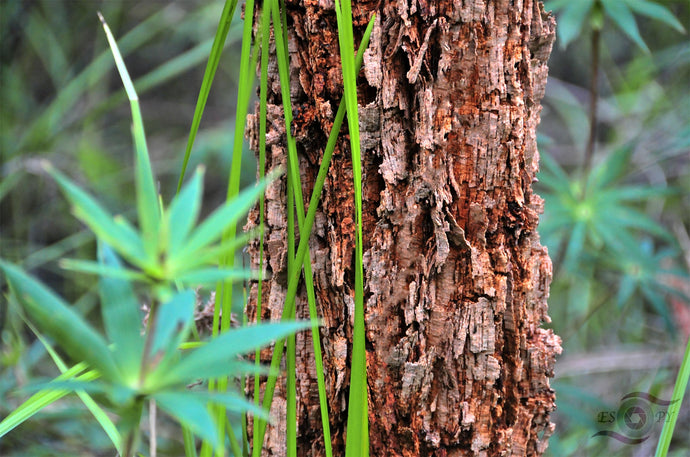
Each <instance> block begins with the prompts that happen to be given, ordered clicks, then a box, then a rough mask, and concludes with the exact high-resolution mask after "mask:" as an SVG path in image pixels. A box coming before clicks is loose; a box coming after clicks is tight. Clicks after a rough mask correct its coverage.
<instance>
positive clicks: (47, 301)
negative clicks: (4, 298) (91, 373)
mask: <svg viewBox="0 0 690 457" xmlns="http://www.w3.org/2000/svg"><path fill="white" fill-rule="evenodd" d="M0 268H2V269H3V270H4V271H5V274H6V275H7V280H8V282H9V283H10V285H11V286H12V289H13V292H14V293H15V295H16V296H17V299H18V300H19V303H21V305H22V306H23V307H24V309H25V310H26V312H27V314H28V315H29V317H30V318H31V319H32V321H33V322H34V324H35V325H36V327H37V328H39V329H40V330H42V331H43V333H45V334H47V335H48V336H50V337H51V338H53V339H54V340H55V341H57V342H59V344H60V346H61V347H62V348H63V349H64V350H65V351H66V352H67V353H68V354H69V355H70V356H71V357H72V358H74V359H76V360H83V361H85V362H87V363H88V364H89V365H90V366H92V367H93V368H95V369H97V370H98V371H99V372H100V373H101V375H102V376H103V377H104V378H105V379H107V380H109V381H111V382H116V381H122V376H121V374H120V372H119V370H118V367H117V364H116V363H115V359H114V358H113V354H112V352H111V351H110V349H109V348H108V345H107V344H106V342H105V340H103V338H102V337H101V336H100V335H99V334H98V333H97V332H96V331H95V330H94V329H93V328H92V327H91V326H89V324H87V323H86V321H84V319H83V318H82V317H81V316H80V315H79V314H77V313H76V312H75V311H74V310H72V309H71V308H70V307H69V306H68V305H67V304H66V303H64V302H63V301H62V299H61V298H60V297H58V296H57V295H55V294H54V293H53V292H52V291H50V290H49V289H47V288H46V287H45V286H44V285H43V284H41V283H40V282H38V281H36V280H34V279H32V278H31V277H29V276H28V275H26V274H25V273H24V272H23V271H21V270H20V269H19V268H17V267H15V266H14V265H12V264H10V263H7V262H5V261H2V260H0Z"/></svg>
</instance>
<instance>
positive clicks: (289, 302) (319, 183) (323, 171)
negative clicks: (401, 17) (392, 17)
mask: <svg viewBox="0 0 690 457" xmlns="http://www.w3.org/2000/svg"><path fill="white" fill-rule="evenodd" d="M374 20H375V18H374V17H372V19H371V20H370V21H369V26H368V27H367V29H366V31H365V33H364V36H363V38H362V42H361V43H360V47H359V50H358V52H357V62H356V65H357V71H359V69H360V67H361V66H362V61H363V59H364V50H365V49H366V48H367V46H368V44H369V37H370V36H371V31H372V29H373V26H374ZM344 118H345V100H341V102H340V105H339V107H338V111H337V113H336V116H335V119H334V121H333V127H332V128H331V133H330V135H329V137H328V142H327V144H326V149H325V151H324V155H323V158H322V160H321V166H320V167H319V172H318V175H317V178H316V181H315V183H314V189H313V190H312V195H311V200H310V201H309V209H308V211H307V216H306V218H305V222H304V225H303V226H301V227H300V242H299V245H298V247H297V254H296V256H295V257H296V258H295V263H296V264H297V265H301V264H302V263H303V262H304V260H305V257H306V253H307V247H308V243H309V234H310V233H311V229H312V227H313V225H314V219H315V217H316V210H317V207H318V204H319V199H320V197H321V192H322V190H323V185H324V183H325V181H326V175H327V174H328V168H329V166H330V162H331V159H332V157H333V153H334V151H335V146H336V143H337V139H338V135H339V133H340V128H341V126H342V123H343V120H344ZM299 276H300V270H299V269H295V270H294V271H293V274H292V276H290V277H289V278H288V290H287V293H286V296H285V307H284V309H283V313H282V315H281V319H283V320H285V319H287V318H288V316H289V315H291V313H292V312H293V310H294V309H295V296H296V293H297V285H298V283H299V281H298V280H299ZM307 293H309V291H307ZM309 311H310V318H311V319H312V338H313V342H314V356H315V361H316V367H317V370H316V373H317V383H318V388H319V402H320V406H321V419H322V424H323V430H324V439H325V449H326V452H330V455H332V451H331V440H330V425H329V419H328V405H327V400H326V389H325V381H324V374H323V361H322V357H321V343H320V337H319V332H318V325H316V324H315V322H317V321H316V316H317V312H316V309H315V307H314V309H312V307H311V305H310V310H309ZM314 329H316V331H314ZM283 344H284V342H281V341H279V342H277V343H276V345H275V347H274V350H273V356H272V359H271V368H272V369H274V370H275V369H277V367H278V366H280V361H281V359H282V357H283V352H282V351H283ZM276 381H277V377H276V376H269V377H268V380H267V382H266V389H265V394H264V400H263V405H264V408H265V409H267V410H268V409H270V406H271V403H272V401H273V394H274V392H275V387H276ZM255 427H262V429H261V430H260V433H259V435H260V441H259V442H260V443H261V442H263V435H264V432H265V425H264V424H261V423H260V422H259V421H257V422H256V425H255ZM327 455H329V454H327Z"/></svg>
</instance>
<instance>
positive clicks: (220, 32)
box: [177, 0, 237, 193]
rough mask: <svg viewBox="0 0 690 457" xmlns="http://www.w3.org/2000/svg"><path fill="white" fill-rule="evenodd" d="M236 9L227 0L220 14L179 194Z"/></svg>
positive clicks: (179, 184) (190, 137) (235, 1)
mask: <svg viewBox="0 0 690 457" xmlns="http://www.w3.org/2000/svg"><path fill="white" fill-rule="evenodd" d="M236 7H237V0H226V1H225V5H224V6H223V12H222V13H221V14H220V20H219V21H218V28H217V29H216V36H215V37H214V38H213V47H212V48H211V54H209V56H208V63H207V64H206V70H205V71H204V79H203V80H202V81H201V89H200V90H199V98H198V99H197V101H196V108H195V109H194V117H193V119H192V127H191V129H190V132H189V138H188V139H187V148H186V149H185V152H184V160H183V162H182V171H181V172H180V179H179V181H178V183H177V192H178V193H179V192H180V189H181V188H182V182H183V181H184V174H185V171H186V170H187V164H188V163H189V157H190V156H191V154H192V147H193V146H194V140H195V139H196V134H197V132H198V131H199V125H200V124H201V116H202V115H203V113H204V108H205V107H206V101H207V100H208V94H209V93H210V92H211V85H212V84H213V78H214V77H215V75H216V70H217V69H218V64H219V63H220V56H221V54H222V52H223V47H224V46H225V40H226V38H227V36H228V31H229V30H230V23H231V22H232V18H233V16H234V15H235V8H236Z"/></svg>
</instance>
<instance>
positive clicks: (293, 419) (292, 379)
mask: <svg viewBox="0 0 690 457" xmlns="http://www.w3.org/2000/svg"><path fill="white" fill-rule="evenodd" d="M274 3H275V2H274ZM275 33H276V34H278V33H281V31H280V30H276V32H275ZM279 54H280V53H279ZM283 84H284V83H283ZM283 106H285V102H283ZM291 168H292V164H291V163H289V162H288V174H287V205H288V206H287V244H288V262H287V270H288V275H289V274H290V273H292V272H293V271H294V270H296V269H297V270H300V269H301V266H298V265H296V264H295V194H296V192H295V190H294V187H295V186H301V184H300V183H299V182H295V181H294V180H293V173H292V169H291ZM297 204H298V205H302V204H303V203H302V202H301V201H299V202H297ZM303 211H304V210H303ZM303 223H304V222H303ZM295 317H296V308H295V307H293V309H292V314H291V315H290V316H288V319H295ZM295 345H296V342H295V335H290V336H288V338H287V349H286V354H285V357H286V367H287V380H286V389H285V400H286V403H287V404H286V407H285V412H286V418H285V435H286V436H285V441H286V448H285V455H286V457H297V366H296V365H297V350H296V349H297V348H296V347H295Z"/></svg>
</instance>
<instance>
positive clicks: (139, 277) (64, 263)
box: [59, 259, 149, 282]
mask: <svg viewBox="0 0 690 457" xmlns="http://www.w3.org/2000/svg"><path fill="white" fill-rule="evenodd" d="M59 263H60V267H61V268H64V269H65V270H71V271H79V272H82V273H89V274H92V275H99V276H103V277H110V278H115V279H120V280H125V281H142V282H146V281H148V280H149V278H148V277H147V276H146V275H145V274H143V273H140V272H138V271H134V270H127V269H125V268H117V267H112V266H108V265H103V264H100V263H98V262H92V261H90V260H80V259H62V260H60V262H59Z"/></svg>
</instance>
